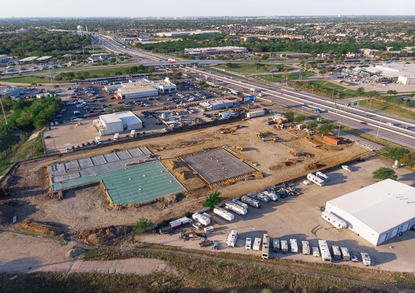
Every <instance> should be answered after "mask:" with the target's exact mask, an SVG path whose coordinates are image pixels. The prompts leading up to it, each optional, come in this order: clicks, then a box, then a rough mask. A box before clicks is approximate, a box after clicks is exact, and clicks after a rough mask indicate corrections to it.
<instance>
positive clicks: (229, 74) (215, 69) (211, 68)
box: [205, 67, 248, 80]
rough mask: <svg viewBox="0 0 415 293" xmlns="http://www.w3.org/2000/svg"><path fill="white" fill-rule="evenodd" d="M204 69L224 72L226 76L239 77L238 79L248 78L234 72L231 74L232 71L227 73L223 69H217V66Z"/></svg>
mask: <svg viewBox="0 0 415 293" xmlns="http://www.w3.org/2000/svg"><path fill="white" fill-rule="evenodd" d="M205 69H207V70H210V71H215V72H218V73H221V74H224V75H228V76H232V77H236V78H239V79H244V80H248V79H246V78H244V77H240V76H239V75H235V74H232V73H229V72H225V71H223V70H219V69H217V68H213V67H206V68H205Z"/></svg>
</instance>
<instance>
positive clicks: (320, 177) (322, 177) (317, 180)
mask: <svg viewBox="0 0 415 293" xmlns="http://www.w3.org/2000/svg"><path fill="white" fill-rule="evenodd" d="M307 179H308V181H307V180H305V181H304V182H303V183H304V184H306V185H308V184H310V182H313V183H314V184H316V185H318V186H324V185H325V184H326V182H328V181H330V178H329V176H327V175H326V174H324V173H322V172H320V171H318V172H316V174H315V175H314V174H313V173H309V174H307Z"/></svg>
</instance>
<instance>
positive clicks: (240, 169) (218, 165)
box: [181, 149, 257, 183]
mask: <svg viewBox="0 0 415 293" xmlns="http://www.w3.org/2000/svg"><path fill="white" fill-rule="evenodd" d="M181 159H182V160H183V161H184V162H186V163H187V164H188V165H189V166H190V168H192V169H193V170H194V171H196V172H197V173H199V175H200V176H201V177H202V179H204V180H206V181H207V182H208V183H215V182H219V181H222V180H226V179H229V178H234V177H237V176H242V175H245V174H249V173H252V172H256V171H257V170H255V169H254V168H252V167H251V166H249V165H247V164H245V163H244V162H242V161H241V160H240V159H239V158H237V157H235V156H234V155H232V154H230V153H229V152H228V151H226V150H224V149H216V150H211V151H205V152H202V153H197V154H192V155H189V156H184V157H181Z"/></svg>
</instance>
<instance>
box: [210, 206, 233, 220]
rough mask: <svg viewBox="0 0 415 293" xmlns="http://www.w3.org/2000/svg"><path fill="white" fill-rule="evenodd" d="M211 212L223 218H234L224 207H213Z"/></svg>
mask: <svg viewBox="0 0 415 293" xmlns="http://www.w3.org/2000/svg"><path fill="white" fill-rule="evenodd" d="M213 212H214V213H215V214H217V215H218V216H219V217H221V218H224V219H225V220H228V221H232V220H233V219H234V216H233V214H231V213H230V212H228V211H226V210H224V209H221V208H214V209H213Z"/></svg>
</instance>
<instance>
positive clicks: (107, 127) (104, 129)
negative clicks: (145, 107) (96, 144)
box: [94, 111, 143, 135]
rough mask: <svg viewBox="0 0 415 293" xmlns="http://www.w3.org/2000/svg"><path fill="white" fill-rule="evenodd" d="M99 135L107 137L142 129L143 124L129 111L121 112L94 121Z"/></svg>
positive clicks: (102, 116)
mask: <svg viewBox="0 0 415 293" xmlns="http://www.w3.org/2000/svg"><path fill="white" fill-rule="evenodd" d="M94 126H95V128H96V129H97V130H98V131H99V135H108V134H114V133H120V132H124V131H131V130H136V129H141V128H143V122H142V121H141V120H140V119H139V118H138V117H137V116H135V115H134V114H133V113H132V112H131V111H123V112H117V113H112V114H106V115H101V116H99V119H96V120H94Z"/></svg>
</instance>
